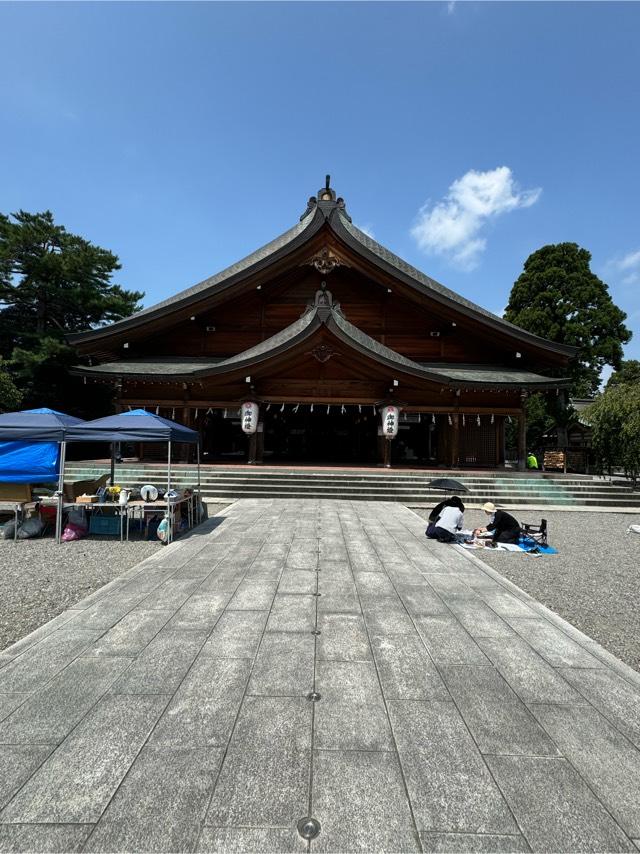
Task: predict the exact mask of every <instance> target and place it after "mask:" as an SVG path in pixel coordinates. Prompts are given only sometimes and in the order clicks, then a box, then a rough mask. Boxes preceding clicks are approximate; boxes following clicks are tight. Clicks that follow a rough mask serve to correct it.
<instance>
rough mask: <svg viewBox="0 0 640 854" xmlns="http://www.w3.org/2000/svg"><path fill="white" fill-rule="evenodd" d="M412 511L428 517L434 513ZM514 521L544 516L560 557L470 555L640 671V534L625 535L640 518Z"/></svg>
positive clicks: (560, 516)
mask: <svg viewBox="0 0 640 854" xmlns="http://www.w3.org/2000/svg"><path fill="white" fill-rule="evenodd" d="M463 500H464V498H463ZM414 510H415V512H416V513H418V514H419V515H420V516H422V517H423V518H425V519H426V517H427V516H428V515H429V510H425V509H423V508H414ZM513 515H514V516H515V517H516V518H517V519H518V520H519V521H520V522H529V523H532V524H536V523H539V521H540V518H541V516H542V515H544V517H545V518H546V519H547V521H548V523H549V543H550V544H551V545H552V546H554V547H555V548H557V549H558V552H559V554H557V555H542V556H541V557H530V556H527V555H525V554H524V553H522V554H517V553H512V552H499V551H494V550H492V549H485V550H483V551H479V550H478V551H475V552H473V554H474V555H476V556H477V557H479V558H481V560H483V561H485V562H486V563H488V564H489V565H490V566H491V567H493V569H495V570H497V571H498V572H499V573H501V575H504V576H505V578H508V579H509V580H510V581H512V582H513V583H514V584H517V585H518V587H521V588H522V589H523V590H526V592H527V593H529V594H530V595H531V596H534V597H535V598H536V599H537V600H538V601H539V602H542V603H543V604H544V605H546V606H547V607H548V608H550V609H551V610H552V611H555V612H556V614H559V615H560V616H561V617H564V619H565V620H568V621H569V622H570V623H572V624H573V625H574V626H576V628H578V629H580V630H581V631H583V632H584V633H585V634H586V635H589V637H592V638H594V640H597V641H598V643H600V644H602V646H603V647H605V649H608V650H609V652H612V653H613V654H614V655H616V656H618V658H620V659H622V661H625V662H626V663H627V664H629V665H630V666H631V667H633V668H635V669H636V670H639V671H640V603H639V597H640V535H638V534H627V533H625V532H626V530H627V528H628V527H629V525H631V524H637V523H640V518H638V517H636V516H632V515H629V514H622V513H602V514H598V513H579V512H571V513H563V512H561V511H558V512H553V511H549V512H547V513H544V514H543V513H541V511H539V510H535V511H531V510H527V511H522V513H519V512H517V511H514V513H513ZM485 519H486V516H485V514H484V513H483V512H482V511H480V510H469V511H467V512H466V513H465V514H464V521H465V527H468V528H474V527H476V526H479V525H484V524H485V521H484V520H485Z"/></svg>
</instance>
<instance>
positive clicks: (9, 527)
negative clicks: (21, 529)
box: [0, 519, 16, 540]
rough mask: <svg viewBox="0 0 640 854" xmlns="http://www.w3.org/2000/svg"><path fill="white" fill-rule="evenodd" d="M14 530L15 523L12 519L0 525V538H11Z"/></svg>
mask: <svg viewBox="0 0 640 854" xmlns="http://www.w3.org/2000/svg"><path fill="white" fill-rule="evenodd" d="M15 531H16V523H15V520H14V519H10V520H9V521H8V522H5V523H4V525H0V540H12V539H13V537H14V535H15Z"/></svg>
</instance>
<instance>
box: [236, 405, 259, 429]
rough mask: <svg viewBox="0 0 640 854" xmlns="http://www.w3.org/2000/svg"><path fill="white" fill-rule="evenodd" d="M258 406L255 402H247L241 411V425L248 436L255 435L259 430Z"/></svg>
mask: <svg viewBox="0 0 640 854" xmlns="http://www.w3.org/2000/svg"><path fill="white" fill-rule="evenodd" d="M259 411H260V410H259V407H258V404H257V403H255V402H254V401H253V400H246V401H245V402H244V403H243V404H242V407H241V409H240V424H241V425H242V429H243V430H244V432H245V433H247V434H248V435H251V434H252V433H255V432H256V430H257V429H258V414H259Z"/></svg>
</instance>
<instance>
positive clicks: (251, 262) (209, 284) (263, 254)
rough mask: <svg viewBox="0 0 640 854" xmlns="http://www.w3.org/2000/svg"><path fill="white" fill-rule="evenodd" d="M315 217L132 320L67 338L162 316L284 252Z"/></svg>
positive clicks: (313, 213) (304, 219)
mask: <svg viewBox="0 0 640 854" xmlns="http://www.w3.org/2000/svg"><path fill="white" fill-rule="evenodd" d="M315 216H316V211H315V210H311V211H309V212H306V213H305V214H304V215H303V216H302V217H301V219H300V222H298V223H296V224H295V225H294V226H293V228H290V229H288V230H287V231H285V232H283V233H282V234H280V235H279V236H278V237H276V238H275V239H274V240H271V241H270V242H269V243H265V245H264V246H261V247H260V248H259V249H256V250H255V252H252V253H251V254H250V255H247V256H246V257H244V258H242V259H241V260H240V261H236V263H235V264H231V266H230V267H225V269H224V270H220V272H219V273H216V274H215V275H213V276H209V278H207V279H203V280H202V281H201V282H198V283H197V284H195V285H192V286H191V287H189V288H185V289H184V290H182V291H179V292H178V293H177V294H174V295H173V296H171V297H167V299H165V300H162V301H161V302H157V303H155V304H154V305H151V306H149V307H148V308H143V309H142V310H141V311H137V312H136V313H135V314H132V315H131V317H125V318H123V319H122V320H117V321H116V322H115V323H111V324H109V326H104V327H100V328H98V329H91V330H87V331H86V332H77V333H74V334H72V335H69V336H68V337H69V340H70V341H71V342H74V341H80V340H81V339H83V338H85V337H91V336H92V335H95V334H100V333H103V332H107V331H111V330H119V329H124V328H125V327H127V326H131V325H137V324H138V323H139V321H140V320H141V319H142V320H144V319H145V318H147V317H151V316H155V315H156V314H162V313H163V312H164V310H165V309H168V308H170V307H171V306H173V305H178V304H180V303H183V302H188V301H190V300H193V299H197V298H198V297H200V296H201V295H202V294H204V293H206V292H207V291H209V290H211V289H212V288H215V287H216V286H217V285H220V284H222V283H223V282H226V281H228V280H229V279H231V278H233V277H234V276H237V275H238V274H239V273H243V272H245V271H246V270H249V269H250V268H251V267H254V266H256V265H257V264H259V263H260V262H261V261H265V260H267V259H268V258H271V257H272V256H273V255H275V254H276V253H278V252H280V251H282V250H283V249H286V248H287V247H288V246H289V245H290V244H292V243H293V242H294V241H295V240H296V239H297V238H298V237H300V235H301V234H303V232H304V231H306V230H307V229H308V228H310V226H311V224H312V223H313V220H314V218H315Z"/></svg>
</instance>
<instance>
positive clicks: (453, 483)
mask: <svg viewBox="0 0 640 854" xmlns="http://www.w3.org/2000/svg"><path fill="white" fill-rule="evenodd" d="M427 486H428V488H429V489H441V490H442V491H443V492H469V490H468V489H467V487H466V486H465V485H464V483H460V481H459V480H453V478H451V477H437V478H436V479H435V480H430V481H429V483H428V484H427Z"/></svg>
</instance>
